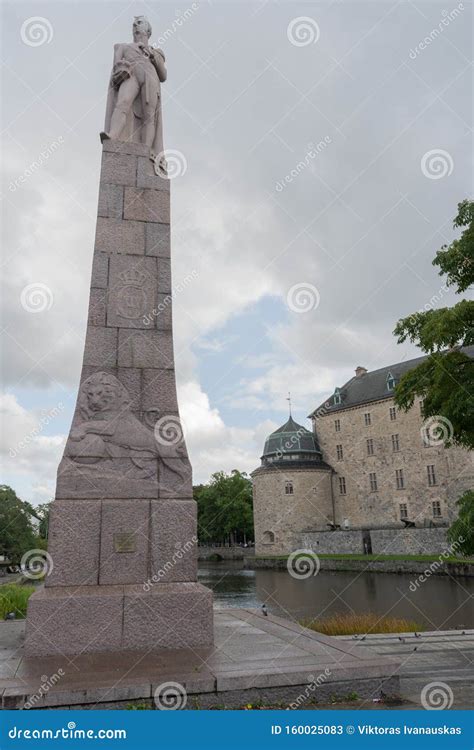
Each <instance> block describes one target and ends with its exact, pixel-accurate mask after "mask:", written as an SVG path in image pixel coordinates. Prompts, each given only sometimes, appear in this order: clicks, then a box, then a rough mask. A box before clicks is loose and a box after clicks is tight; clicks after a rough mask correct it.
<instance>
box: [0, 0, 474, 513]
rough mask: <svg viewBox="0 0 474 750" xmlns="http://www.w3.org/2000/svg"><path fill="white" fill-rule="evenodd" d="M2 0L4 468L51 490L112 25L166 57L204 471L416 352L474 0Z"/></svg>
mask: <svg viewBox="0 0 474 750" xmlns="http://www.w3.org/2000/svg"><path fill="white" fill-rule="evenodd" d="M1 11H2V16H3V18H2V27H3V45H2V47H3V60H2V63H3V66H2V88H3V95H4V107H3V113H2V137H3V167H4V169H3V188H2V194H3V219H4V222H3V223H4V237H3V251H4V265H3V272H4V273H3V278H4V289H3V295H2V299H3V304H4V310H3V314H2V328H3V367H4V370H3V386H4V392H3V396H2V411H3V434H2V456H3V463H4V472H3V476H2V481H4V482H7V483H8V484H11V485H12V486H13V487H15V488H16V490H17V492H18V493H19V494H20V496H22V497H23V498H24V499H28V500H30V501H32V502H34V503H38V502H44V501H46V500H49V499H50V498H51V497H52V495H53V494H54V483H55V472H56V467H57V464H58V461H59V459H60V456H61V452H62V449H63V445H64V440H65V436H66V434H67V432H68V429H69V424H70V420H71V416H72V411H73V407H74V403H75V398H76V392H77V386H78V379H79V374H80V367H81V359H82V350H83V343H84V336H85V325H86V314H87V304H88V289H89V280H90V270H91V261H92V252H93V240H94V232H95V219H96V206H97V195H98V180H99V167H100V142H99V137H98V133H99V130H100V129H101V128H102V125H103V118H104V111H105V97H106V92H107V84H108V78H109V73H110V68H111V61H112V53H113V44H114V43H115V42H119V41H128V40H129V39H130V27H131V22H132V20H133V16H134V15H136V14H142V13H143V14H146V15H147V16H148V18H149V19H150V21H151V23H152V26H153V37H152V41H153V42H155V44H157V46H161V47H162V48H163V49H164V51H165V54H166V58H167V66H168V80H167V82H166V84H165V85H164V86H163V108H164V124H165V147H166V148H167V149H174V150H177V151H179V152H180V154H181V155H182V156H180V157H179V158H180V160H181V161H180V165H181V172H184V173H183V174H180V175H179V176H177V177H176V178H175V179H174V180H173V183H172V222H173V223H172V258H173V276H174V284H175V286H179V288H180V291H178V292H177V293H176V297H175V303H174V325H175V352H176V360H177V379H178V393H179V400H180V408H181V413H182V417H183V421H184V423H185V426H186V428H187V441H188V446H189V450H190V455H191V460H192V462H193V466H194V473H195V480H196V481H206V480H207V479H208V478H209V476H210V474H211V473H212V472H214V471H217V470H220V469H225V470H230V469H233V468H238V469H241V470H246V471H249V470H251V469H253V468H255V467H256V466H257V464H258V458H259V456H260V453H261V449H262V445H263V440H264V437H265V435H266V434H267V433H269V432H270V431H271V430H272V429H274V428H275V427H277V426H278V425H279V424H281V423H282V421H284V419H285V418H286V415H287V401H286V400H285V398H286V396H287V392H288V391H291V394H292V400H293V413H294V416H295V417H296V419H297V420H298V421H300V422H302V423H303V424H307V425H308V426H309V423H307V422H306V415H307V414H308V413H309V412H310V410H311V409H312V408H314V407H315V406H316V405H318V403H319V402H320V401H322V400H323V399H324V398H325V397H326V396H327V395H328V394H330V393H332V391H333V390H334V387H335V386H337V385H341V384H342V383H344V382H345V381H346V380H348V379H349V378H350V377H351V376H352V374H353V371H354V368H355V367H356V366H357V365H363V366H365V367H367V368H368V369H376V368H377V367H381V366H384V365H388V364H390V363H392V362H396V361H399V360H401V359H404V358H409V357H411V356H416V354H417V352H416V350H415V349H414V348H413V347H411V346H409V345H406V346H398V345H397V344H396V341H395V339H394V338H393V336H392V330H393V327H394V324H395V322H396V320H397V319H398V318H399V317H401V316H404V315H406V314H409V313H410V312H412V311H414V310H416V309H420V308H422V307H423V306H424V305H426V304H429V303H430V300H431V299H432V298H433V297H434V296H436V297H437V299H438V302H435V303H434V304H437V305H450V304H452V303H453V302H454V295H453V293H452V292H451V291H446V289H443V279H441V278H440V277H438V275H437V273H436V270H435V269H434V268H433V267H432V265H431V260H432V258H433V256H434V253H435V251H436V250H437V249H438V248H439V247H440V246H441V245H442V244H444V243H446V242H449V241H451V239H452V238H453V237H454V236H455V235H454V234H453V230H452V219H453V216H454V215H455V212H456V204H457V203H458V202H459V201H460V200H462V199H463V198H465V197H467V196H468V195H470V194H471V192H472V184H471V174H472V158H471V157H472V129H471V128H472V122H471V118H472V82H471V78H470V76H471V73H470V70H471V68H470V59H471V57H472V54H471V46H472V32H471V24H472V19H471V13H472V6H471V5H470V4H469V3H468V2H465V3H455V2H454V1H453V2H442V3H436V2H431V1H430V2H425V1H419V0H418V1H416V2H392V1H390V2H383V1H378V2H349V1H348V0H335V1H334V0H333V1H332V2H324V3H299V2H291V3H290V2H276V3H275V2H258V3H245V2H241V1H240V0H239V2H236V3H231V2H223V1H219V0H213V1H212V2H195V3H191V2H188V0H184V2H181V3H179V4H174V3H167V2H156V3H155V2H133V3H122V2H99V1H98V2H94V3H87V2H80V3H72V2H71V3H70V2H66V1H62V2H55V3H48V2H42V1H41V2H31V3H24V2H18V1H17V0H15V2H14V3H13V2H12V3H7V2H3V3H2V6H1ZM160 37H161V39H160ZM318 144H319V145H318ZM41 155H42V156H41ZM39 162H41V163H39ZM35 163H36V166H35V165H34V164H35ZM32 165H33V166H32ZM184 166H185V167H186V168H185V169H184ZM35 295H39V296H36V298H35ZM38 300H39V302H38Z"/></svg>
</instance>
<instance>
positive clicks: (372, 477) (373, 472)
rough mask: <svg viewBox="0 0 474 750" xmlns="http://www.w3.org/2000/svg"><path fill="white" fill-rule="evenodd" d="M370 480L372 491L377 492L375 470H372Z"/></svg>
mask: <svg viewBox="0 0 474 750" xmlns="http://www.w3.org/2000/svg"><path fill="white" fill-rule="evenodd" d="M369 482H370V491H371V492H377V474H376V473H375V471H372V472H371V473H370V474H369Z"/></svg>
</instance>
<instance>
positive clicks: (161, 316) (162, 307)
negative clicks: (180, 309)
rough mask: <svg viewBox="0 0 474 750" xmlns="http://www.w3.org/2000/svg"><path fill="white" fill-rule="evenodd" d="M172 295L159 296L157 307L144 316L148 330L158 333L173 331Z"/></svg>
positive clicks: (157, 297)
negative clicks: (154, 329)
mask: <svg viewBox="0 0 474 750" xmlns="http://www.w3.org/2000/svg"><path fill="white" fill-rule="evenodd" d="M171 307H172V295H171V294H157V295H156V300H155V307H154V308H153V309H152V310H150V311H149V312H148V313H146V314H145V315H144V316H143V322H144V323H145V325H146V328H148V329H150V330H151V329H152V328H156V329H157V330H158V331H171V328H172V314H171Z"/></svg>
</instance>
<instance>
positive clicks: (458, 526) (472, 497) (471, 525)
mask: <svg viewBox="0 0 474 750" xmlns="http://www.w3.org/2000/svg"><path fill="white" fill-rule="evenodd" d="M457 505H458V507H459V515H458V518H456V520H455V521H454V522H453V524H452V525H451V526H450V528H449V529H448V541H449V542H450V543H451V544H457V546H456V552H462V554H463V555H474V490H469V491H468V492H465V493H464V495H461V497H460V498H459V500H458V501H457ZM461 540H462V541H461Z"/></svg>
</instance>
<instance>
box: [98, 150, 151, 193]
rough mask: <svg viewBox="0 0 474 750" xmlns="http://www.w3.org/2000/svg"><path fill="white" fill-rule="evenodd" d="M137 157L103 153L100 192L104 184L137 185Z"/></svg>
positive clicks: (108, 152)
mask: <svg viewBox="0 0 474 750" xmlns="http://www.w3.org/2000/svg"><path fill="white" fill-rule="evenodd" d="M150 163H151V162H150ZM136 179H137V157H136V156H133V155H130V154H123V153H122V154H121V153H117V152H115V153H113V152H110V151H103V152H102V168H101V172H100V182H101V186H100V190H101V192H102V190H103V187H104V183H107V182H109V183H112V184H113V185H136Z"/></svg>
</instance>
